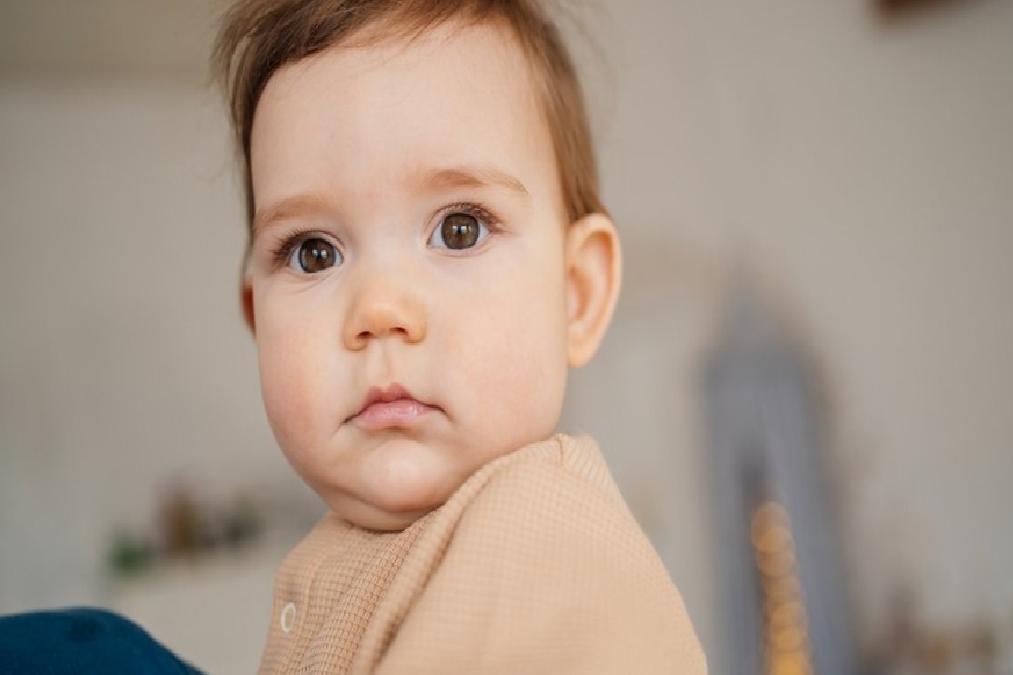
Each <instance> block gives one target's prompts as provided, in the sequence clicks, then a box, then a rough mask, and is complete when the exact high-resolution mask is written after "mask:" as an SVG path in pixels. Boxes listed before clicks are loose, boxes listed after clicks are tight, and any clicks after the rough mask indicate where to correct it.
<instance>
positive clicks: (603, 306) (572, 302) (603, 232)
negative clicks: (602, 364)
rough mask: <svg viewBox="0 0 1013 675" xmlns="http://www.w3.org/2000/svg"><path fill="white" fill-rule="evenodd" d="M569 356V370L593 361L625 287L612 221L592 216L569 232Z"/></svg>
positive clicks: (567, 269)
mask: <svg viewBox="0 0 1013 675" xmlns="http://www.w3.org/2000/svg"><path fill="white" fill-rule="evenodd" d="M565 238H566V241H565V251H566V261H565V265H566V286H567V289H566V293H567V296H566V297H567V303H566V304H567V327H568V328H567V331H568V332H567V352H568V359H569V364H570V367H572V368H579V367H581V366H583V365H584V364H586V363H587V362H588V361H590V360H591V357H592V356H594V353H595V351H597V349H598V345H599V343H601V340H602V337H604V335H605V329H606V328H608V325H609V322H610V321H611V319H612V312H613V310H614V309H615V305H616V300H617V299H618V297H619V287H620V285H621V283H622V251H621V250H620V247H619V233H618V232H616V228H615V226H614V225H613V224H612V220H611V219H610V218H609V217H608V216H606V215H605V214H602V213H592V214H589V215H587V216H584V217H583V218H581V219H580V220H578V221H576V222H574V223H572V224H571V225H570V226H569V227H568V228H567V230H566V235H565Z"/></svg>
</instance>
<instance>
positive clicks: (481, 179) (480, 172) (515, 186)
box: [421, 166, 528, 195]
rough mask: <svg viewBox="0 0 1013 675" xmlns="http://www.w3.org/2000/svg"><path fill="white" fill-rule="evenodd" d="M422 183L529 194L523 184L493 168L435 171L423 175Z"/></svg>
mask: <svg viewBox="0 0 1013 675" xmlns="http://www.w3.org/2000/svg"><path fill="white" fill-rule="evenodd" d="M421 183H422V184H424V185H427V186H429V187H433V188H453V187H466V188H468V187H470V188H481V187H489V186H499V187H504V188H506V189H508V190H511V191H513V192H518V193H520V194H524V195H526V194H528V190H527V188H526V187H524V184H523V183H521V182H520V181H519V180H517V179H516V178H514V177H513V176H511V175H510V174H507V173H504V172H503V171H500V170H499V169H497V168H495V167H492V166H450V167H444V168H439V169H433V170H431V171H429V172H426V173H424V174H423V175H422V180H421Z"/></svg>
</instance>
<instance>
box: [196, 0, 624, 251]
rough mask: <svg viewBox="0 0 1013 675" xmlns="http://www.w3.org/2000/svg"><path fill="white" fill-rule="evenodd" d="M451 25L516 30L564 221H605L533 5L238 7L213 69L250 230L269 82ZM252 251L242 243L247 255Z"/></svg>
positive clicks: (244, 2) (575, 96)
mask: <svg viewBox="0 0 1013 675" xmlns="http://www.w3.org/2000/svg"><path fill="white" fill-rule="evenodd" d="M451 19H458V20H463V21H466V22H468V21H470V22H474V23H480V22H483V21H501V22H503V23H504V24H505V25H506V26H507V27H508V28H509V29H510V30H511V31H512V33H513V34H514V36H516V38H517V40H518V43H519V44H520V46H521V48H522V49H523V51H524V53H525V55H526V56H527V59H528V62H529V64H530V65H531V72H532V74H533V75H534V77H533V81H534V86H535V87H536V89H537V94H538V98H539V99H540V101H541V104H542V108H543V112H544V114H545V119H546V123H547V126H548V129H549V133H550V135H551V137H552V143H553V150H554V152H555V157H556V166H557V173H558V176H559V182H560V189H561V194H562V199H563V208H564V209H565V214H566V217H567V218H568V219H569V220H568V222H573V221H576V220H578V219H580V218H582V217H583V216H585V215H588V214H590V213H607V211H606V210H605V207H604V205H603V204H602V202H601V198H600V196H599V189H598V174H597V164H596V160H595V153H594V145H593V143H592V140H591V131H590V127H589V124H588V118H587V111H586V109H585V105H584V96H583V93H582V90H581V86H580V81H579V79H578V77H577V74H576V70H575V69H574V66H573V62H572V60H571V58H570V55H569V53H568V52H567V50H566V47H565V46H564V44H563V40H562V38H561V37H560V34H559V31H558V29H557V28H556V26H555V24H554V23H553V22H552V21H551V19H550V18H549V17H548V15H547V12H546V10H545V9H544V8H543V7H542V5H541V4H540V3H539V1H538V0H237V2H235V4H233V5H232V6H231V7H230V8H229V9H228V11H227V12H226V13H225V14H224V16H223V17H222V21H221V25H220V28H219V32H218V36H217V39H216V40H215V46H214V52H213V57H212V64H213V68H214V72H215V75H216V76H217V78H218V79H219V81H220V82H221V84H222V87H223V89H224V90H225V94H226V97H227V100H228V104H229V109H230V116H231V123H232V129H233V132H234V133H235V137H236V139H235V140H236V142H237V144H238V146H239V149H240V150H241V151H242V165H243V184H244V185H243V187H244V192H245V199H246V215H247V227H248V228H249V226H250V225H251V224H252V222H253V216H254V203H253V186H252V183H251V177H250V132H251V127H252V126H253V114H254V111H255V109H256V107H257V101H258V100H259V99H260V95H261V93H262V92H263V91H264V87H265V85H266V84H267V81H268V79H269V78H270V77H271V75H272V74H273V73H274V72H275V71H276V70H278V69H279V68H281V67H282V66H284V65H286V64H289V63H293V62H295V61H298V60H300V59H303V58H305V57H308V56H311V55H313V54H316V53H318V52H321V51H323V50H325V49H327V48H328V47H331V46H335V45H338V44H341V43H345V42H348V41H349V40H351V39H352V38H353V35H354V37H355V41H356V44H357V45H360V44H371V43H375V42H379V41H380V40H382V39H386V38H390V37H399V38H406V39H409V40H410V39H412V38H414V37H417V36H418V35H420V34H421V33H423V32H424V31H425V30H426V29H428V28H431V27H434V26H436V25H438V24H440V23H443V22H446V21H448V20H451ZM366 28H380V29H379V30H373V31H366V30H363V29H366ZM250 243H251V242H250V241H249V237H247V251H246V254H247V256H248V255H249V246H250ZM244 268H245V261H244Z"/></svg>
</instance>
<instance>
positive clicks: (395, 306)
mask: <svg viewBox="0 0 1013 675" xmlns="http://www.w3.org/2000/svg"><path fill="white" fill-rule="evenodd" d="M508 35H509V34H508V33H507V32H506V31H505V30H502V29H499V28H497V27H494V26H490V25H480V26H475V27H469V28H461V27H457V28H456V29H455V30H451V29H450V27H449V26H444V27H441V28H438V29H435V30H433V31H430V32H429V33H427V34H426V35H424V36H423V37H422V38H421V39H420V40H418V41H417V42H415V43H411V44H410V45H409V44H405V43H403V42H402V43H396V44H390V43H387V44H380V45H374V46H371V47H356V48H347V47H339V48H336V49H331V50H328V51H326V52H324V53H322V54H320V55H316V56H314V57H311V58H308V59H305V60H303V61H300V62H298V63H295V64H292V65H289V66H286V67H284V68H282V69H281V70H279V71H278V72H276V73H275V74H274V75H273V76H272V77H271V79H270V80H269V81H268V84H267V87H266V89H265V90H264V92H263V95H262V97H261V99H260V102H259V104H258V106H257V111H256V116H255V119H254V124H253V130H252V148H251V170H252V181H253V193H254V196H255V206H256V212H257V217H256V219H255V225H254V228H255V230H254V239H253V249H252V258H251V267H250V269H249V273H248V280H247V284H248V288H249V289H250V291H248V292H249V293H250V296H249V297H252V303H253V317H254V323H255V336H256V341H257V348H258V357H259V365H260V376H261V388H262V393H263V398H264V403H265V407H266V410H267V416H268V419H269V421H270V423H271V427H272V429H273V431H274V434H275V437H276V438H277V440H278V443H279V444H280V445H281V448H282V450H283V451H284V453H285V455H286V456H287V458H288V460H289V461H290V462H291V464H292V466H293V467H294V468H295V469H296V471H297V472H298V473H299V474H300V475H301V476H302V478H303V479H304V480H305V481H306V482H307V483H308V484H309V485H310V486H311V487H313V488H314V490H316V492H317V493H318V494H319V495H320V496H321V497H322V498H323V499H324V501H325V502H326V503H327V504H328V506H329V507H330V508H331V509H333V510H334V511H335V512H336V513H337V514H338V515H339V516H342V517H343V518H345V519H347V520H349V521H351V522H354V523H357V524H359V525H362V526H364V527H370V528H375V529H401V528H403V527H405V526H406V525H408V524H410V523H411V522H412V521H414V520H415V519H416V518H418V517H419V516H420V515H422V514H424V513H425V512H426V511H429V510H431V509H432V508H434V507H436V506H438V505H440V504H441V503H443V502H444V501H445V500H446V498H447V497H448V496H449V495H450V493H451V492H453V491H454V489H455V488H457V487H458V486H459V485H460V484H461V483H462V482H463V481H464V480H465V479H466V478H467V477H468V476H469V475H470V474H471V473H472V472H473V471H475V470H476V469H477V468H478V467H480V466H481V465H482V464H484V463H486V462H487V461H489V460H490V459H492V458H494V457H496V456H498V455H501V454H503V453H505V452H508V451H510V450H513V449H516V448H518V447H520V446H522V445H525V444H527V443H530V442H533V441H536V440H541V439H544V438H547V437H548V436H550V435H551V434H552V433H553V432H554V430H555V426H556V423H557V421H558V419H559V415H560V410H561V407H562V402H563V396H564V390H565V386H566V375H567V365H568V364H567V310H568V295H567V286H566V275H565V273H564V230H565V229H566V225H567V224H566V223H565V222H564V216H563V207H562V199H561V195H560V188H559V184H558V179H557V174H556V164H555V159H554V155H553V146H552V142H551V139H550V136H549V132H548V129H547V128H546V125H545V122H544V121H543V117H542V112H541V108H540V104H539V102H538V100H537V99H536V97H535V93H534V90H533V88H532V83H531V80H530V76H529V74H528V70H527V64H526V61H525V57H524V55H523V53H522V52H521V51H520V49H519V47H517V46H516V45H515V43H513V42H512V40H510V39H509V37H508ZM392 385H400V386H401V387H403V389H404V391H406V392H407V395H409V396H411V397H414V399H416V401H417V402H418V403H413V402H411V401H401V402H400V403H387V404H386V405H384V404H382V403H381V404H378V405H374V406H372V407H371V408H369V409H368V410H366V411H365V412H362V413H361V414H360V412H361V411H362V410H363V405H364V403H365V402H366V399H367V397H368V396H369V395H370V392H371V390H373V388H378V389H379V390H385V391H386V390H388V388H390V387H392ZM394 395H397V392H394Z"/></svg>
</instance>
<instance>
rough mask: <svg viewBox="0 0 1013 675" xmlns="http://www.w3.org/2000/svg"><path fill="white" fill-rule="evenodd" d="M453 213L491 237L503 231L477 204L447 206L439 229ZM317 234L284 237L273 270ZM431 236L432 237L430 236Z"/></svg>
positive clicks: (276, 250)
mask: <svg viewBox="0 0 1013 675" xmlns="http://www.w3.org/2000/svg"><path fill="white" fill-rule="evenodd" d="M452 213H466V214H468V215H469V216H472V217H473V218H475V219H476V220H479V221H481V222H482V223H483V224H484V225H485V226H486V228H488V230H489V234H490V235H491V234H494V233H496V232H499V231H501V229H502V228H501V227H500V226H501V224H502V221H501V220H500V219H499V217H498V216H497V215H496V214H495V213H493V212H492V211H490V210H489V209H487V208H485V207H484V206H482V205H481V204H476V203H475V202H457V203H455V204H450V205H448V206H445V207H444V208H443V209H442V212H441V213H440V215H439V218H437V227H439V223H440V222H442V221H443V219H444V218H446V217H447V216H449V215H450V214H452ZM316 234H317V233H316V232H315V231H312V230H296V231H295V232H292V233H290V234H288V235H286V236H284V237H283V238H282V240H281V242H280V243H278V245H277V246H275V247H274V249H273V250H272V251H271V264H272V268H275V269H276V268H278V267H282V266H284V265H285V264H286V263H287V262H288V259H289V257H290V256H291V255H292V251H293V250H294V249H295V247H296V246H298V245H299V244H301V243H302V242H303V241H304V240H306V239H309V238H311V237H315V235H316ZM430 236H432V235H431V234H430ZM321 238H324V237H321ZM426 241H429V237H426Z"/></svg>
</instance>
